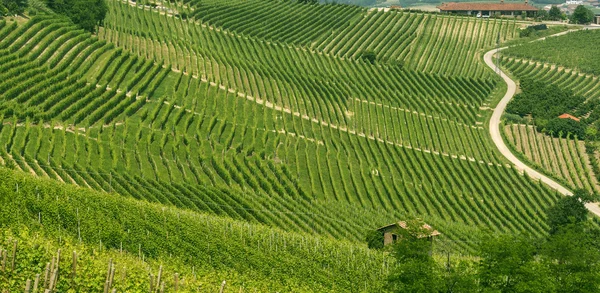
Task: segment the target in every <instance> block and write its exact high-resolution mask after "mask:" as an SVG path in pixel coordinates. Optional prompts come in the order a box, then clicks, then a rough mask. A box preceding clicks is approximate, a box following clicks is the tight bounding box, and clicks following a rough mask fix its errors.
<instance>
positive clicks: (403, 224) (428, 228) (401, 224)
mask: <svg viewBox="0 0 600 293" xmlns="http://www.w3.org/2000/svg"><path fill="white" fill-rule="evenodd" d="M393 226H396V227H399V228H402V229H406V227H407V224H406V221H398V222H396V223H391V224H388V225H385V226H383V227H380V228H379V229H377V231H381V230H384V229H387V228H390V227H393ZM422 227H423V229H424V230H426V231H429V232H428V233H427V234H421V235H418V236H417V238H423V237H431V236H438V235H440V234H442V233H440V232H439V231H438V230H434V229H433V228H432V227H431V226H429V225H428V224H423V226H422Z"/></svg>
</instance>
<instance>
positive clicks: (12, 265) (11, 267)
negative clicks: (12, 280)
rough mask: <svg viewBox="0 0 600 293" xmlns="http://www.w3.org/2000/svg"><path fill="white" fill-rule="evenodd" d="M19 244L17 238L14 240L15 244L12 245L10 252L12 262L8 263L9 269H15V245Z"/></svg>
mask: <svg viewBox="0 0 600 293" xmlns="http://www.w3.org/2000/svg"><path fill="white" fill-rule="evenodd" d="M18 244H19V240H15V244H14V246H13V253H12V262H11V265H10V271H11V272H12V271H14V270H15V261H16V260H17V245H18Z"/></svg>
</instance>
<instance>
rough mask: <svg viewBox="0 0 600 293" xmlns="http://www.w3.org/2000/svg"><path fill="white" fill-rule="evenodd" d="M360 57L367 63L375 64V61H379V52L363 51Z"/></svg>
mask: <svg viewBox="0 0 600 293" xmlns="http://www.w3.org/2000/svg"><path fill="white" fill-rule="evenodd" d="M359 58H360V59H362V60H363V61H365V62H367V63H371V64H375V61H377V54H375V52H373V51H363V52H361V53H360V55H359Z"/></svg>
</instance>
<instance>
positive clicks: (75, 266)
mask: <svg viewBox="0 0 600 293" xmlns="http://www.w3.org/2000/svg"><path fill="white" fill-rule="evenodd" d="M72 268H73V274H72V275H71V282H72V284H71V286H73V287H75V277H76V276H77V252H76V251H75V250H73V266H72Z"/></svg>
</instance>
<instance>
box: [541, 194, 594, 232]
mask: <svg viewBox="0 0 600 293" xmlns="http://www.w3.org/2000/svg"><path fill="white" fill-rule="evenodd" d="M593 200H594V196H592V195H590V194H589V193H588V192H587V191H585V190H583V189H577V190H575V192H574V193H573V196H565V197H561V198H560V199H559V200H558V201H557V202H556V204H554V205H553V206H551V207H550V208H549V209H548V212H547V213H546V214H547V218H546V222H547V223H548V226H549V227H550V234H554V233H556V232H558V231H559V230H560V228H561V227H564V226H567V225H570V224H575V225H579V224H581V223H583V222H584V221H585V220H586V219H587V213H588V211H587V209H586V207H585V204H586V203H588V202H591V201H593Z"/></svg>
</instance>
